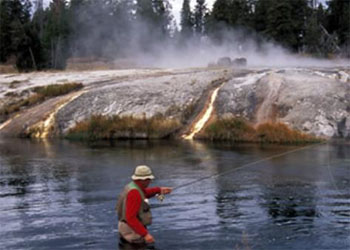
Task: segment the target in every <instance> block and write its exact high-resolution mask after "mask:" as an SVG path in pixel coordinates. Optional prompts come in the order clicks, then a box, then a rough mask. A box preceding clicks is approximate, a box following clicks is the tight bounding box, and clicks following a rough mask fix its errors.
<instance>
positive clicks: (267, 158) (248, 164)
mask: <svg viewBox="0 0 350 250" xmlns="http://www.w3.org/2000/svg"><path fill="white" fill-rule="evenodd" d="M326 143H327V141H322V142H319V143H317V144H312V145H308V146H304V147H300V148H296V149H293V150H289V151H287V152H283V153H280V154H275V155H272V156H269V157H266V158H263V159H260V160H257V161H253V162H249V163H246V164H243V165H241V166H239V167H237V168H234V169H230V170H227V171H223V172H221V173H217V174H213V175H209V176H205V177H202V178H199V179H196V180H194V181H191V182H188V183H186V184H182V185H178V186H175V187H174V188H173V191H174V190H177V189H180V188H184V187H188V186H191V185H193V184H196V183H197V182H201V181H203V180H207V179H211V178H216V177H218V176H221V175H224V174H228V173H232V172H235V171H238V170H241V169H244V168H246V167H249V166H253V165H256V164H259V163H262V162H265V161H268V160H272V159H275V158H279V157H281V156H284V155H288V154H292V153H295V152H298V151H303V150H305V149H310V148H314V147H316V146H319V145H322V144H326Z"/></svg>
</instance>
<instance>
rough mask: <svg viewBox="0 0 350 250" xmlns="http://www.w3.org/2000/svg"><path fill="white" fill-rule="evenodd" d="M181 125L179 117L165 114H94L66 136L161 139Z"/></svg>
mask: <svg viewBox="0 0 350 250" xmlns="http://www.w3.org/2000/svg"><path fill="white" fill-rule="evenodd" d="M180 127H181V123H180V122H179V121H178V120H177V119H167V118H166V117H164V116H163V115H156V116H154V117H151V118H146V117H143V118H138V117H133V116H123V117H120V116H102V115H93V116H91V117H90V119H88V120H85V121H82V122H79V123H77V124H76V126H75V127H74V128H72V129H70V130H69V132H68V134H67V136H66V137H67V138H69V139H88V140H111V139H159V138H166V137H169V136H171V135H172V134H174V133H175V132H176V131H177V130H178V129H180Z"/></svg>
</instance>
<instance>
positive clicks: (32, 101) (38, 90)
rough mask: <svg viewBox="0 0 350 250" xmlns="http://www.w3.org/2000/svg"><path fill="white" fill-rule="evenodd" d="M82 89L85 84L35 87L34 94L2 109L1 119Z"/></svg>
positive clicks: (72, 83)
mask: <svg viewBox="0 0 350 250" xmlns="http://www.w3.org/2000/svg"><path fill="white" fill-rule="evenodd" d="M81 88H83V84H82V83H75V82H71V83H64V84H52V85H47V86H41V87H35V88H33V89H32V91H33V92H34V94H32V95H30V96H29V97H27V98H24V99H21V100H19V101H17V102H14V103H11V104H7V105H4V106H3V107H2V108H1V109H0V117H5V118H7V117H8V116H9V115H11V114H13V113H15V112H18V111H20V110H21V109H22V108H23V107H31V106H34V105H36V104H39V103H42V102H44V101H45V100H47V99H49V98H52V97H56V96H60V95H65V94H68V93H70V92H73V91H77V90H79V89H81Z"/></svg>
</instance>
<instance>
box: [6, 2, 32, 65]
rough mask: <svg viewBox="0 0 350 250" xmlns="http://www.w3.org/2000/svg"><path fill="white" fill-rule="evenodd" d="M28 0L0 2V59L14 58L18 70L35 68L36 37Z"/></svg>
mask: <svg viewBox="0 0 350 250" xmlns="http://www.w3.org/2000/svg"><path fill="white" fill-rule="evenodd" d="M31 6H32V5H31V2H30V1H29V0H3V1H1V2H0V7H1V9H0V17H1V20H0V29H1V32H0V43H1V45H0V47H1V48H0V60H1V62H6V61H7V60H8V59H9V58H10V57H12V58H15V61H16V66H17V68H18V69H19V70H27V69H32V68H34V69H36V68H37V66H36V59H35V53H36V50H37V42H38V41H37V39H36V34H34V32H33V30H32V29H31V28H32V27H31V23H30V21H31V20H30V17H31V15H30V12H31Z"/></svg>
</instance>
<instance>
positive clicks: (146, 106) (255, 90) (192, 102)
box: [0, 67, 350, 138]
mask: <svg viewBox="0 0 350 250" xmlns="http://www.w3.org/2000/svg"><path fill="white" fill-rule="evenodd" d="M349 74H350V69H349V67H348V68H346V67H342V68H341V67H339V68H245V69H233V68H194V69H186V70H161V69H147V70H141V69H140V70H119V71H118V70H110V71H87V72H60V73H49V72H40V73H30V74H11V75H10V74H8V75H0V105H1V106H2V109H3V108H4V107H6V105H9V104H10V103H11V102H16V101H18V100H21V99H25V98H28V97H29V96H30V95H31V94H32V93H33V88H34V87H36V86H38V85H40V86H42V85H50V84H63V83H66V82H79V83H81V84H83V88H82V89H79V90H78V91H75V92H72V93H69V94H65V95H62V96H57V97H54V98H50V99H48V100H45V101H44V102H42V103H39V104H36V105H35V106H31V107H28V108H27V107H23V108H21V109H20V110H19V111H18V112H15V113H13V114H10V115H9V116H8V117H6V119H5V120H4V121H3V123H2V124H0V136H13V137H16V136H28V137H62V136H65V135H67V133H69V131H70V130H71V129H73V128H74V127H75V126H76V125H77V124H79V123H81V122H83V121H86V120H88V119H90V118H91V117H92V116H93V115H95V116H96V115H99V116H105V117H113V116H114V117H119V118H120V117H129V118H130V117H135V118H140V119H151V118H152V117H162V119H169V120H173V121H176V122H177V124H180V128H179V129H177V130H176V132H173V133H174V135H173V136H180V135H181V134H182V133H184V132H186V131H189V130H191V127H192V126H193V124H194V123H195V121H196V120H198V117H199V116H200V115H201V114H202V113H203V111H204V110H205V109H206V108H207V106H206V103H207V102H208V98H209V97H210V93H211V92H212V90H213V89H214V88H217V87H218V86H221V87H220V89H219V90H218V95H217V98H216V100H215V102H214V113H213V114H212V116H215V117H217V118H229V117H240V118H242V119H244V120H245V121H247V122H248V123H249V124H251V125H252V126H258V125H259V124H263V123H266V122H273V123H283V124H286V125H287V126H288V127H290V128H292V129H296V130H298V131H301V132H304V133H306V134H309V135H315V136H319V137H323V138H332V137H340V138H350V77H349ZM131 137H132V136H131ZM145 137H147V136H145Z"/></svg>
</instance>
